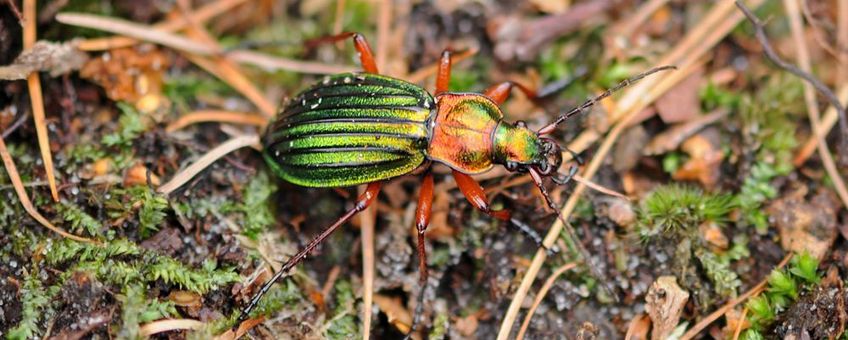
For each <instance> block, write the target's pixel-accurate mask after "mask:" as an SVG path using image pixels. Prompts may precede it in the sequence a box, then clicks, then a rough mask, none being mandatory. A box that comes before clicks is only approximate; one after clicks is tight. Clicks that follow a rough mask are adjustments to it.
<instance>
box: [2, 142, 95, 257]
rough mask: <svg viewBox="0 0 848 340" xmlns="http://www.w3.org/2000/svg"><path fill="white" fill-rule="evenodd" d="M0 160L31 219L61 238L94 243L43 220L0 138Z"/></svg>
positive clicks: (4, 143)
mask: <svg viewBox="0 0 848 340" xmlns="http://www.w3.org/2000/svg"><path fill="white" fill-rule="evenodd" d="M0 158H3V165H4V166H5V167H6V173H8V174H9V180H10V181H11V182H12V186H13V187H15V193H17V194H18V200H20V201H21V205H23V206H24V210H26V212H27V213H28V214H29V215H30V216H32V218H33V219H35V220H36V221H38V223H41V225H43V226H44V227H45V228H47V229H50V230H52V231H53V232H55V233H57V234H59V235H62V236H63V237H66V238H69V239H72V240H74V241H79V242H91V243H96V241H94V240H91V239H87V238H85V237H80V236H77V235H74V234H71V233H68V232H67V231H65V230H63V229H62V228H59V227H57V226H55V225H53V223H50V221H48V220H47V219H46V218H44V216H42V215H41V214H40V213H39V212H38V210H37V209H35V206H33V205H32V201H30V200H29V196H28V195H27V192H26V189H25V188H24V183H23V181H21V175H20V174H19V173H18V168H17V167H16V166H15V161H14V160H12V155H11V154H9V149H7V148H6V142H5V141H3V139H2V138H0Z"/></svg>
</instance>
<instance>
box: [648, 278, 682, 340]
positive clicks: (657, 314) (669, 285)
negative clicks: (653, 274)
mask: <svg viewBox="0 0 848 340" xmlns="http://www.w3.org/2000/svg"><path fill="white" fill-rule="evenodd" d="M688 300H689V293H688V292H686V291H685V290H683V289H682V288H680V286H678V285H677V279H676V278H675V277H674V276H660V277H659V278H657V280H656V281H654V283H653V284H652V285H651V289H650V290H649V291H648V295H647V296H645V302H647V304H646V305H645V310H646V311H647V312H648V315H650V316H651V321H653V325H654V329H653V331H652V332H651V339H653V340H661V339H665V338H667V337H668V335H669V334H671V332H672V331H674V328H675V327H677V323H678V321H679V320H680V315H681V314H682V313H683V306H685V305H686V301H688Z"/></svg>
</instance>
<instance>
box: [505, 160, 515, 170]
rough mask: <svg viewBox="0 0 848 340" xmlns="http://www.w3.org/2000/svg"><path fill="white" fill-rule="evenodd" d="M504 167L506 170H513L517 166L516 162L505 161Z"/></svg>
mask: <svg viewBox="0 0 848 340" xmlns="http://www.w3.org/2000/svg"><path fill="white" fill-rule="evenodd" d="M505 167H506V169H507V170H508V171H515V169H517V168H518V163H515V162H506V166H505Z"/></svg>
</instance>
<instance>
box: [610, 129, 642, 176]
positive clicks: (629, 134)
mask: <svg viewBox="0 0 848 340" xmlns="http://www.w3.org/2000/svg"><path fill="white" fill-rule="evenodd" d="M647 142H648V133H647V132H645V128H643V127H642V125H635V126H633V127H631V128H629V129H627V131H625V132H624V133H623V134H622V135H621V138H620V142H618V143H615V146H614V147H613V150H612V168H613V170H615V172H618V173H621V172H625V171H629V170H631V169H633V168H634V167H636V165H637V164H639V158H641V157H642V150H643V149H645V144H646V143H647Z"/></svg>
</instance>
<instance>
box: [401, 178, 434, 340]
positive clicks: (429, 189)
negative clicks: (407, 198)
mask: <svg viewBox="0 0 848 340" xmlns="http://www.w3.org/2000/svg"><path fill="white" fill-rule="evenodd" d="M432 210H433V173H431V172H430V170H427V173H426V174H424V178H423V179H422V181H421V191H420V192H419V194H418V207H417V208H416V209H415V228H416V229H417V230H418V273H419V277H418V285H419V286H420V287H421V290H420V291H419V292H418V304H417V305H415V312H414V313H413V315H412V327H411V328H410V331H409V334H408V335H407V338H409V335H411V334H412V333H413V332H415V328H416V326H417V325H418V322H419V321H420V320H419V319H420V318H421V313H423V312H424V296H425V294H424V293H425V292H426V291H427V249H426V248H425V247H424V246H425V244H424V242H425V241H424V232H425V231H427V227H428V226H429V225H430V213H431V212H432Z"/></svg>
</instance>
